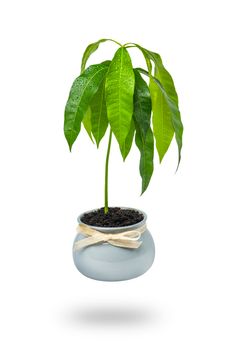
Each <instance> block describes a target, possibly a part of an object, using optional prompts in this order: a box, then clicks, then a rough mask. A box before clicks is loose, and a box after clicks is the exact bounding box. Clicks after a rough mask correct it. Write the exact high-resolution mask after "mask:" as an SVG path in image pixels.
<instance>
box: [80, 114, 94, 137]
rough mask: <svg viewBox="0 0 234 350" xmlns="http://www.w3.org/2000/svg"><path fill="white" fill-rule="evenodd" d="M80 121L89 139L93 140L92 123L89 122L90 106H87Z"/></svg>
mask: <svg viewBox="0 0 234 350" xmlns="http://www.w3.org/2000/svg"><path fill="white" fill-rule="evenodd" d="M82 123H83V125H84V127H85V130H86V131H87V134H88V135H89V138H90V140H91V141H92V142H93V137H92V124H91V108H90V107H88V109H87V111H86V112H85V115H84V118H83V120H82Z"/></svg>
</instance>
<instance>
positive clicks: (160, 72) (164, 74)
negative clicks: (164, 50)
mask: <svg viewBox="0 0 234 350" xmlns="http://www.w3.org/2000/svg"><path fill="white" fill-rule="evenodd" d="M145 52H146V54H147V55H148V57H149V58H150V59H151V60H153V62H154V64H155V72H154V77H155V78H156V79H158V80H159V81H160V83H161V84H162V86H163V87H164V90H165V91H166V93H167V95H168V96H169V97H170V98H171V99H172V101H174V102H175V103H176V104H177V107H178V95H177V92H176V89H175V85H174V82H173V79H172V77H171V75H170V73H169V72H168V71H167V70H166V68H165V67H164V65H163V62H162V59H161V57H160V55H159V54H158V53H155V52H152V51H149V50H145Z"/></svg>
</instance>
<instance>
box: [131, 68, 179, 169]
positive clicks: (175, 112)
mask: <svg viewBox="0 0 234 350" xmlns="http://www.w3.org/2000/svg"><path fill="white" fill-rule="evenodd" d="M137 70H138V71H139V72H140V73H142V74H145V75H146V76H148V77H149V74H148V72H147V71H146V70H144V69H142V68H137ZM157 87H158V88H159V90H160V92H161V94H162V97H161V99H162V98H163V97H164V100H163V104H164V106H165V113H168V115H169V114H170V119H171V123H172V126H173V130H174V132H175V137H176V142H177V145H178V151H179V160H178V166H179V163H180V159H181V149H182V138H183V124H182V121H181V116H180V111H179V108H178V104H177V103H176V101H175V97H174V99H172V98H170V97H169V95H168V94H167V92H166V91H165V89H164V87H163V86H162V84H161V82H160V81H159V80H158V79H157V78H155V77H153V76H150V88H151V95H152V106H153V108H154V109H155V110H156V108H157V106H156V101H155V98H156V97H155V95H157V94H159V92H158V89H157ZM155 118H156V117H155ZM165 118H166V116H165ZM153 119H154V117H153ZM155 127H156V126H155ZM155 132H156V130H155ZM168 142H169V138H168V140H167V143H168ZM156 146H157V145H156ZM158 148H159V145H158V146H157V149H158ZM164 149H165V146H164ZM178 166H177V169H178Z"/></svg>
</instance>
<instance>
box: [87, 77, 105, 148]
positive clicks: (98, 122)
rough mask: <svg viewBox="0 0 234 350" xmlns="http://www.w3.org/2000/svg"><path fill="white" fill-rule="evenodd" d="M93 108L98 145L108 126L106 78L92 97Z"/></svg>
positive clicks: (93, 127) (94, 131) (93, 123)
mask: <svg viewBox="0 0 234 350" xmlns="http://www.w3.org/2000/svg"><path fill="white" fill-rule="evenodd" d="M91 110H92V115H91V123H92V133H93V136H94V138H95V140H96V143H97V147H98V146H99V143H100V141H101V139H102V138H103V136H104V135H105V132H106V129H107V126H108V119H107V111H106V98H105V79H104V80H103V82H102V83H101V85H100V86H99V89H98V91H97V93H96V94H95V95H94V97H93V99H92V102H91Z"/></svg>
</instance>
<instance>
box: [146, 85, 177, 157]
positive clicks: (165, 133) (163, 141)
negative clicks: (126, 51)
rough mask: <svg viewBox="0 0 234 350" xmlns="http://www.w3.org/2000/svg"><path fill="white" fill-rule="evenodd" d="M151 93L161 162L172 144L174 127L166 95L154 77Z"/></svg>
mask: <svg viewBox="0 0 234 350" xmlns="http://www.w3.org/2000/svg"><path fill="white" fill-rule="evenodd" d="M150 93H151V99H152V109H153V131H154V136H155V139H156V148H157V151H158V155H159V160H160V162H161V161H162V160H163V157H164V155H165V154H166V152H167V150H168V147H169V146H170V144H171V141H172V138H173V135H174V128H173V125H172V120H171V112H170V109H169V107H168V105H167V101H166V100H165V96H164V95H163V94H162V91H161V90H160V89H159V87H158V86H157V85H156V84H155V82H154V81H153V80H152V79H150Z"/></svg>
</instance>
